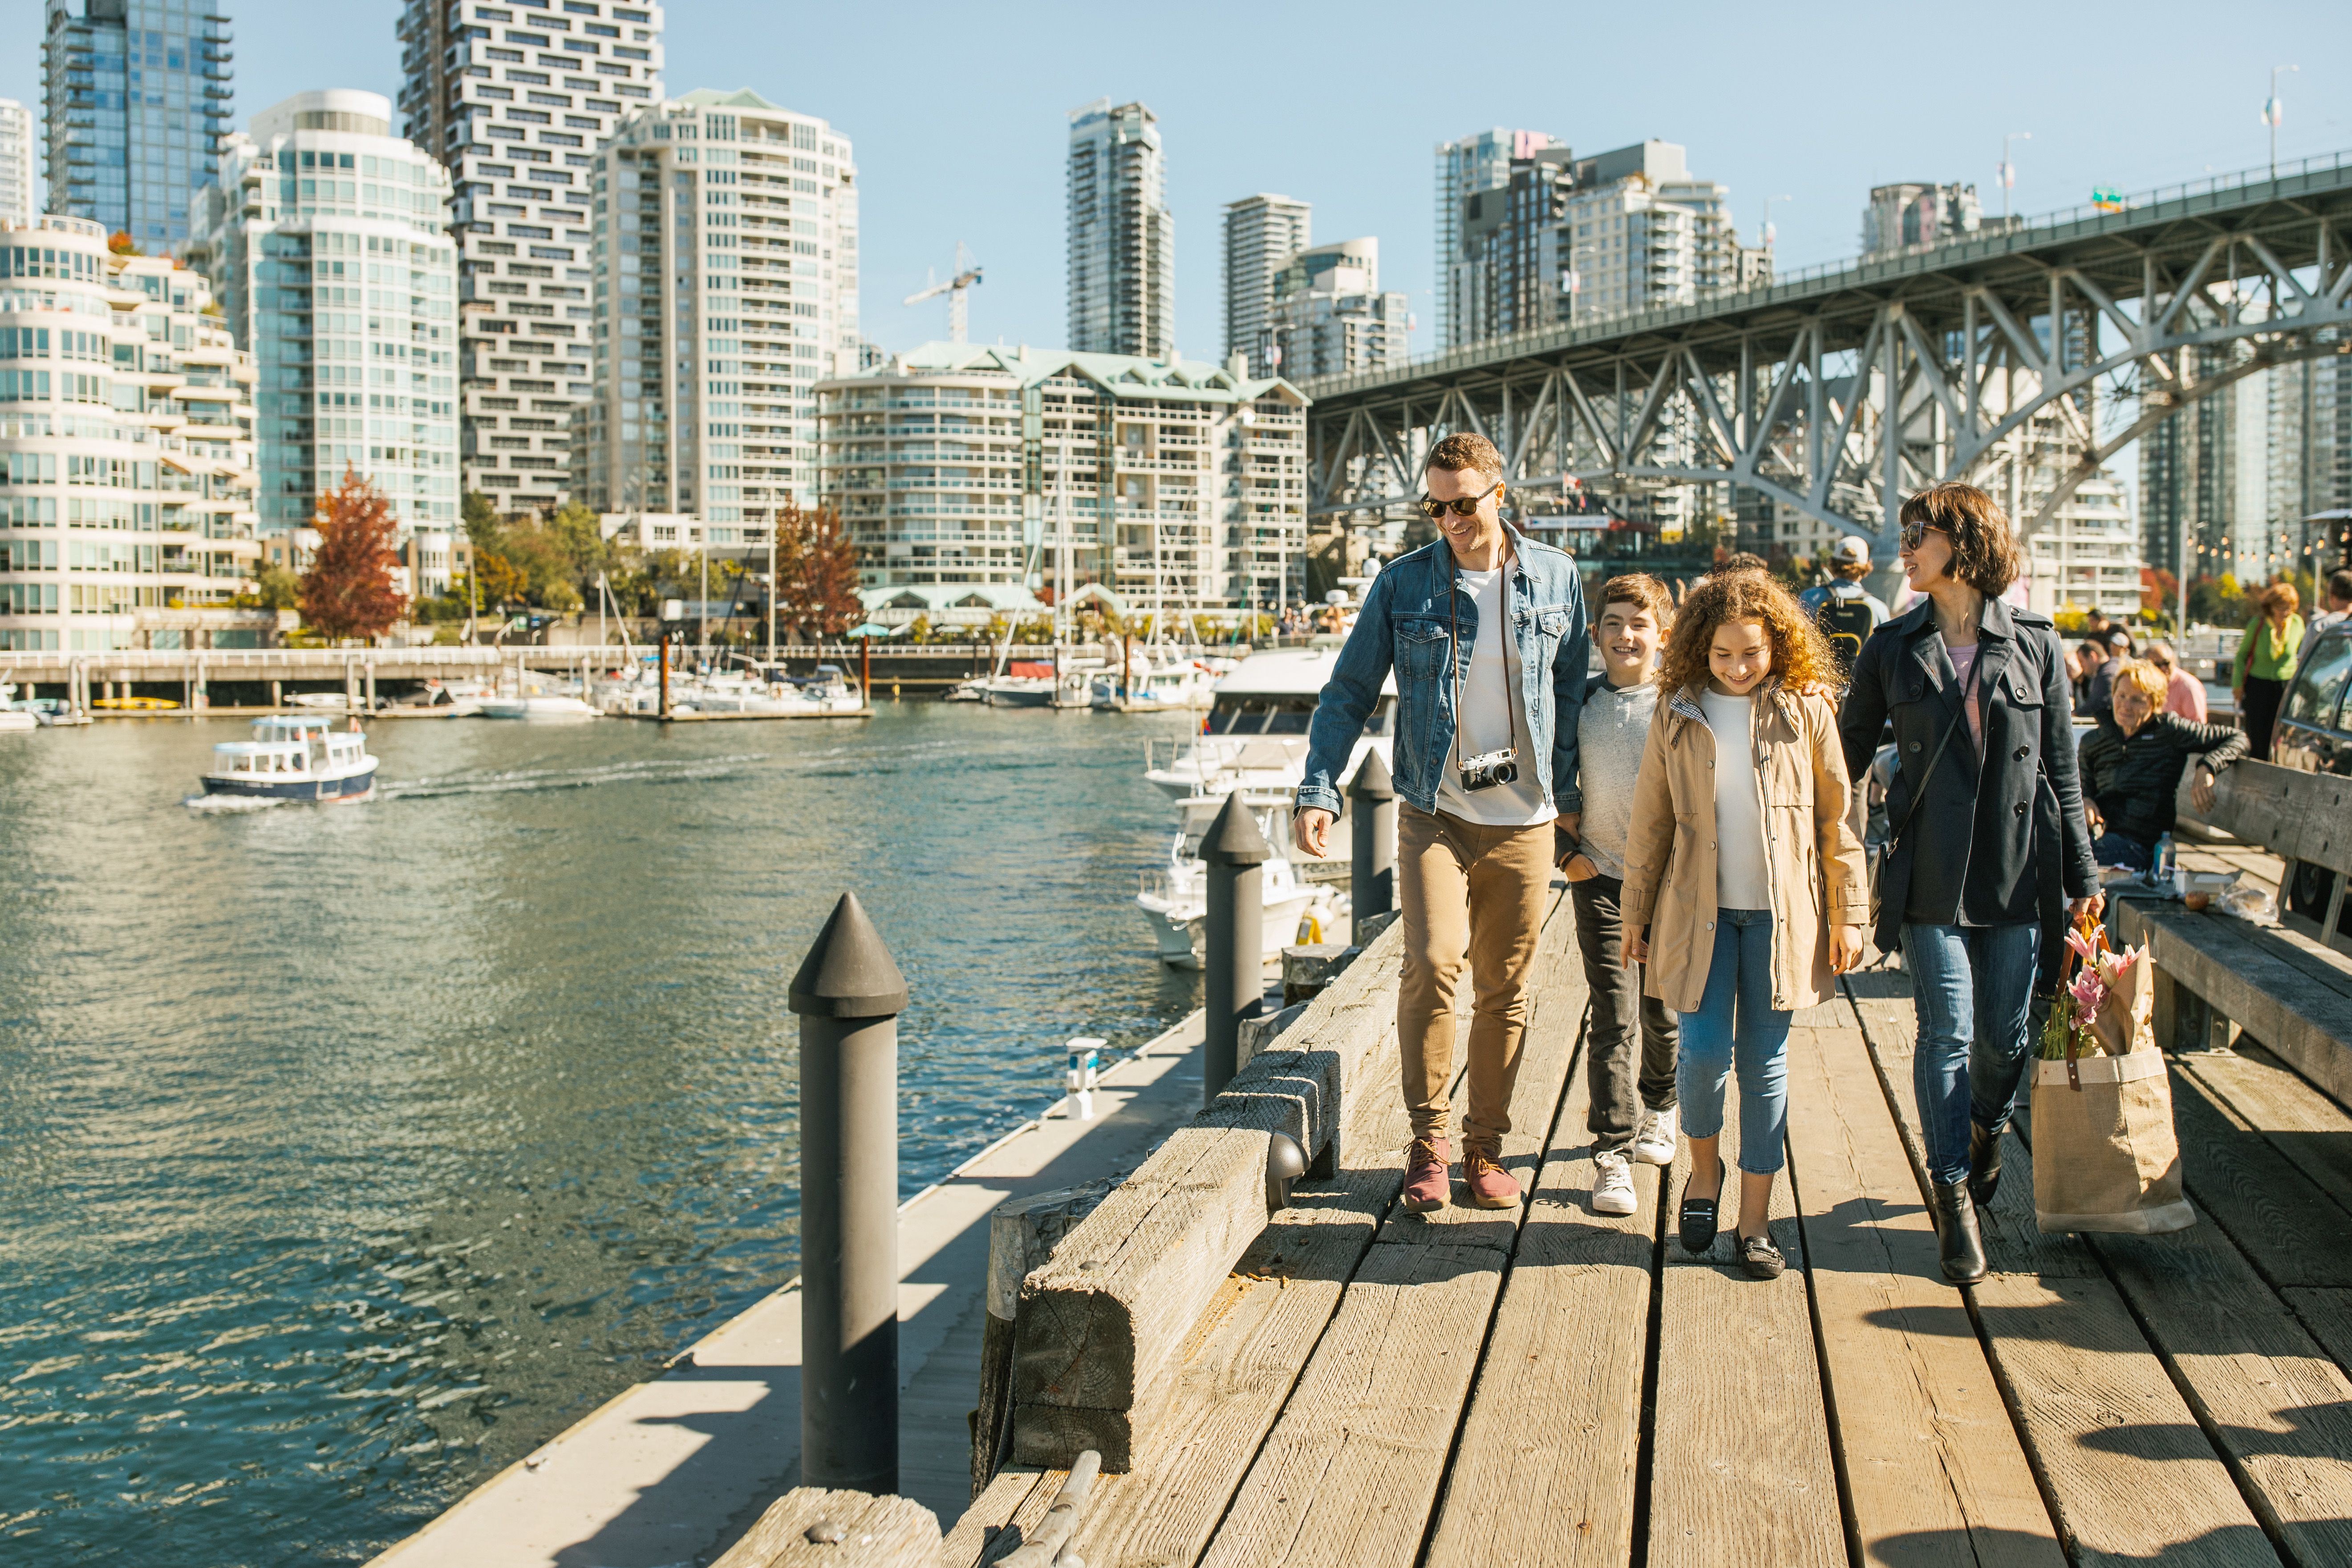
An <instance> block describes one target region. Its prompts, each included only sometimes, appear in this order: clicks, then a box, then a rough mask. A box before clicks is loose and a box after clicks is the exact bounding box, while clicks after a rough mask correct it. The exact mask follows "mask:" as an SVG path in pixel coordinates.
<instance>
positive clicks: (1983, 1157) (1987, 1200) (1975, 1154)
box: [1969, 1121, 2000, 1209]
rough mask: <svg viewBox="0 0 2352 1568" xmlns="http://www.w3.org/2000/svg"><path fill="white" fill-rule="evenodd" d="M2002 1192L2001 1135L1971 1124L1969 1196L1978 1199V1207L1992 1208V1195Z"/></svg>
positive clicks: (1972, 1122)
mask: <svg viewBox="0 0 2352 1568" xmlns="http://www.w3.org/2000/svg"><path fill="white" fill-rule="evenodd" d="M1999 1191H2000V1133H1998V1132H1988V1131H1985V1129H1984V1128H1983V1127H1981V1126H1980V1125H1979V1124H1978V1123H1976V1122H1974V1121H1971V1122H1969V1196H1970V1197H1972V1198H1974V1199H1976V1201H1977V1207H1979V1208H1980V1209H1989V1208H1990V1207H1992V1195H1993V1194H1995V1193H1997V1192H1999Z"/></svg>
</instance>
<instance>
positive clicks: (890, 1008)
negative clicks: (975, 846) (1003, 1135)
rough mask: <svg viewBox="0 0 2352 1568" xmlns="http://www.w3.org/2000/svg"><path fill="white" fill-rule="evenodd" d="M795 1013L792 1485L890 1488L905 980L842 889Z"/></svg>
mask: <svg viewBox="0 0 2352 1568" xmlns="http://www.w3.org/2000/svg"><path fill="white" fill-rule="evenodd" d="M789 1001H790V1005H791V1007H792V1010H793V1012H794V1013H796V1014H798V1015H799V1016H800V1020H801V1346H802V1352H801V1484H802V1485H803V1486H812V1487H837V1488H850V1489H856V1490H858V1491H865V1492H874V1493H877V1494H878V1493H884V1492H895V1491H897V1490H898V1015H899V1014H900V1013H902V1012H904V1011H905V1010H906V1006H907V982H906V980H905V978H904V977H903V976H901V975H900V974H899V973H898V963H897V962H896V961H894V960H893V959H892V958H891V956H890V950H889V949H888V948H887V946H885V945H884V943H883V941H882V934H881V932H879V931H876V930H875V929H874V922H873V921H870V920H868V919H867V918H866V910H865V909H864V908H863V906H861V905H860V904H859V903H858V901H857V895H856V894H855V893H844V894H842V895H841V900H840V902H838V903H836V904H835V906H834V909H833V913H832V915H831V916H830V917H828V918H827V919H826V921H825V922H824V930H823V931H820V932H818V933H817V939H816V942H815V945H814V946H813V947H811V948H810V949H809V952H808V956H807V957H806V958H804V959H803V960H802V961H801V967H800V973H797V974H795V975H793V983H792V988H791V991H790V993H789Z"/></svg>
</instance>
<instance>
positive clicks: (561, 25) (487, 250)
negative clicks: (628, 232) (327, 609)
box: [400, 0, 662, 513]
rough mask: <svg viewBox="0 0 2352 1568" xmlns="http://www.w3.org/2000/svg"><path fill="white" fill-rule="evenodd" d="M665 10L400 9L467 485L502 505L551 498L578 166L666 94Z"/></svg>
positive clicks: (559, 445)
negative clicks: (432, 184) (433, 197)
mask: <svg viewBox="0 0 2352 1568" xmlns="http://www.w3.org/2000/svg"><path fill="white" fill-rule="evenodd" d="M661 29H662V9H661V7H660V6H658V5H630V4H617V3H615V0H502V3H499V4H495V5H489V4H483V3H481V0H409V3H408V5H407V7H406V9H404V11H403V12H402V13H401V17H400V38H401V42H402V45H403V49H402V54H401V65H402V69H403V72H404V79H403V82H402V86H401V91H400V110H401V115H402V121H401V134H402V135H404V136H405V137H406V138H407V139H408V140H409V141H411V142H415V143H416V144H417V145H418V146H420V147H423V148H424V149H425V151H426V152H428V153H432V154H433V155H434V156H436V157H437V158H439V159H440V160H441V161H442V163H445V164H446V165H447V166H448V168H449V171H450V173H451V174H453V175H454V176H455V177H456V185H455V190H454V197H455V201H454V205H453V208H452V211H451V215H450V216H451V224H452V227H453V230H454V232H455V233H456V235H457V268H458V278H457V288H458V300H459V306H458V309H459V317H458V325H459V333H458V340H459V341H458V349H459V356H460V360H461V365H460V369H461V374H462V383H463V385H462V398H461V401H462V404H463V409H462V412H463V414H464V432H463V436H462V440H463V443H464V469H463V472H464V484H465V488H466V489H469V490H476V489H478V490H481V491H483V492H484V493H485V494H487V495H488V496H489V497H490V499H491V500H492V501H493V502H495V503H496V504H497V506H498V507H499V510H502V511H506V512H509V513H513V512H523V511H530V510H546V509H549V508H551V507H553V506H555V505H557V504H558V503H559V502H560V501H562V500H563V498H564V496H565V494H566V491H567V489H568V487H569V484H570V475H571V471H572V434H571V427H572V416H573V412H574V410H576V409H577V408H578V407H579V406H580V405H581V404H583V403H584V402H585V401H586V400H587V398H588V396H589V395H590V392H591V390H592V387H591V382H590V344H591V342H592V339H591V336H590V332H589V328H590V324H591V322H592V321H593V317H592V315H591V313H590V300H589V296H590V290H591V287H592V284H593V277H592V275H591V273H590V270H589V258H588V246H589V235H590V218H591V216H592V214H591V211H590V195H589V179H590V172H591V170H592V169H593V167H594V164H595V157H596V149H597V147H598V146H599V145H601V144H602V143H603V142H604V139H605V138H606V137H608V136H610V135H611V134H612V133H613V130H614V126H615V125H617V124H618V123H619V122H620V120H621V117H622V116H623V115H625V114H627V113H630V112H632V111H635V110H640V109H643V108H646V107H647V106H648V105H651V104H655V103H658V102H659V101H660V100H661V96H662V92H661V68H662V46H661Z"/></svg>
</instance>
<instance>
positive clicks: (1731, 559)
mask: <svg viewBox="0 0 2352 1568" xmlns="http://www.w3.org/2000/svg"><path fill="white" fill-rule="evenodd" d="M1771 569H1772V568H1771V566H1770V564H1769V563H1767V562H1766V561H1765V559H1764V557H1762V556H1761V555H1759V554H1757V553H1756V552H1754V551H1751V550H1735V551H1733V552H1731V553H1730V554H1728V555H1727V556H1725V557H1724V558H1723V564H1722V565H1720V566H1718V567H1717V568H1716V569H1715V570H1716V574H1717V575H1718V576H1720V575H1721V574H1724V573H1726V572H1769V571H1770V570H1771Z"/></svg>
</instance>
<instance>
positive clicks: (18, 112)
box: [0, 98, 41, 223]
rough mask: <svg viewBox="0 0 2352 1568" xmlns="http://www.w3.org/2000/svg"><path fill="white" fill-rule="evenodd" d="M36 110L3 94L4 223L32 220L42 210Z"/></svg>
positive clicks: (0, 179)
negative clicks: (36, 176)
mask: <svg viewBox="0 0 2352 1568" xmlns="http://www.w3.org/2000/svg"><path fill="white" fill-rule="evenodd" d="M34 148H35V143H34V141H33V111H32V110H29V109H27V108H26V107H25V106H24V105H23V104H21V103H19V102H17V101H16V100H15V99H13V98H0V223H30V222H32V221H33V220H34V219H35V218H37V217H38V216H40V214H41V208H40V204H39V203H38V202H37V201H36V200H35V199H34V196H33V165H34V163H37V161H38V160H37V155H36V153H35V151H34Z"/></svg>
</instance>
